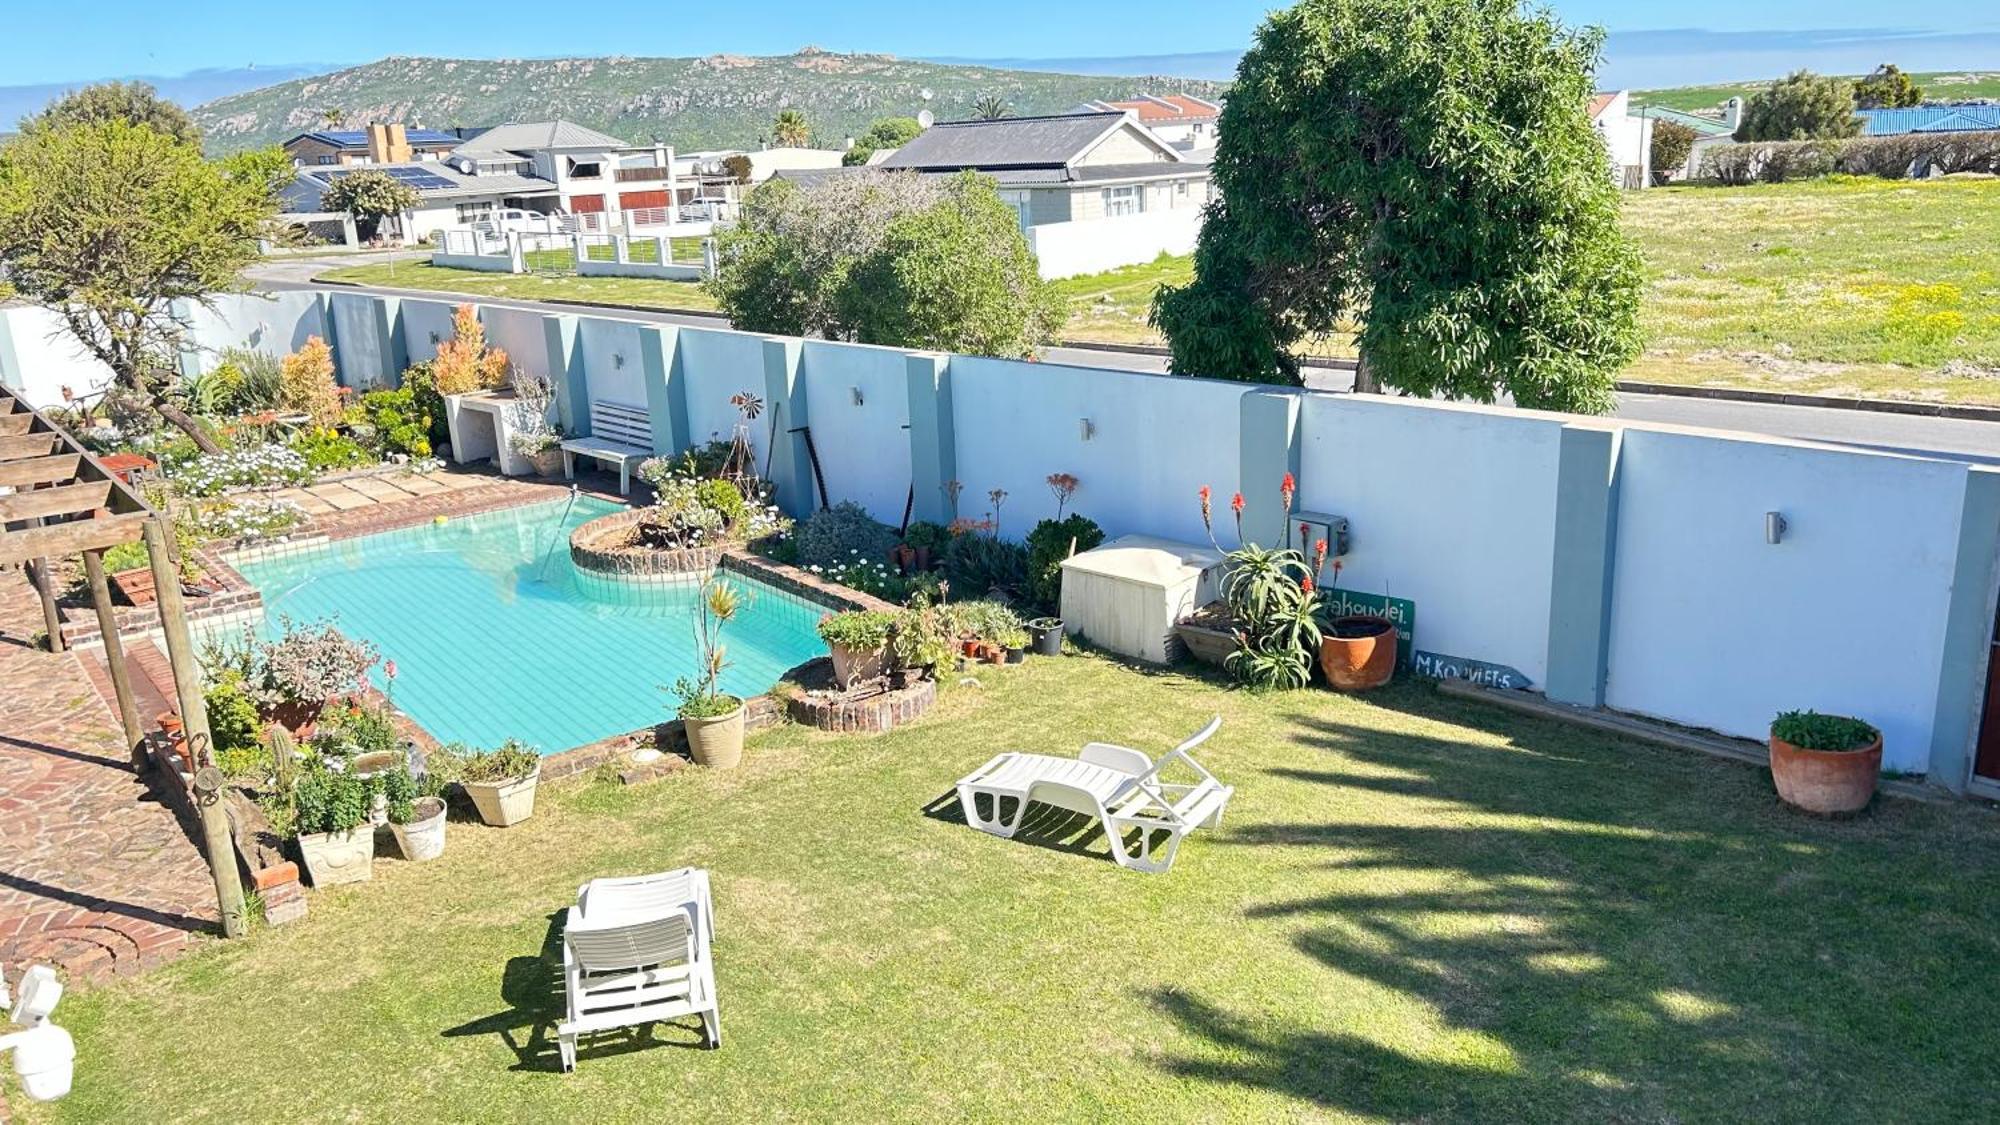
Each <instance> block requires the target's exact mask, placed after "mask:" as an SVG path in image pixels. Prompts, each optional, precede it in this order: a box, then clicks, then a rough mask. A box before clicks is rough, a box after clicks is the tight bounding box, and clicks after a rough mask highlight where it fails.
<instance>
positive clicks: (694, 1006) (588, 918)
mask: <svg viewBox="0 0 2000 1125" xmlns="http://www.w3.org/2000/svg"><path fill="white" fill-rule="evenodd" d="M714 945H715V903H714V900H713V898H712V897H711V896H710V894H709V889H708V872H706V871H703V870H701V869H700V868H697V867H685V868H682V869H680V870H679V871H669V872H665V873H664V874H660V875H642V876H638V877H636V878H629V879H593V880H591V881H590V882H588V883H586V884H584V885H583V886H582V887H580V888H578V889H577V893H576V905H575V906H573V907H571V908H570V910H569V912H568V917H567V918H566V920H565V921H564V924H563V991H564V993H565V995H566V1004H567V1011H566V1013H565V1015H566V1017H567V1018H565V1019H564V1020H563V1022H562V1023H561V1025H559V1026H558V1027H557V1028H556V1044H557V1047H558V1049H559V1050H560V1051H561V1053H562V1068H563V1070H564V1071H565V1072H568V1071H572V1070H575V1069H576V1041H577V1039H578V1037H580V1036H584V1035H590V1034H593V1033H596V1032H600V1031H610V1030H613V1029H616V1028H621V1027H637V1026H639V1025H641V1024H648V1023H653V1022H655V1021H657V1020H670V1019H678V1018H680V1017H681V1016H686V1015H697V1014H698V1015H700V1016H701V1022H702V1030H703V1032H704V1034H705V1036H706V1038H707V1046H709V1047H711V1048H714V1047H720V1046H721V1045H722V1008H721V1005H720V1003H719V1001H718V1000H717V999H716V995H715V964H714V960H713V950H714Z"/></svg>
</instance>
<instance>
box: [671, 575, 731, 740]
mask: <svg viewBox="0 0 2000 1125" xmlns="http://www.w3.org/2000/svg"><path fill="white" fill-rule="evenodd" d="M740 605H741V599H739V598H738V597H737V595H736V591H735V589H734V588H732V587H731V586H729V585H728V584H727V583H725V582H723V581H721V580H720V579H719V578H717V577H716V576H715V575H714V574H713V573H711V574H710V575H709V577H708V579H707V580H706V581H704V582H703V583H702V589H701V595H700V597H699V598H697V599H696V616H695V642H696V646H697V648H698V649H699V652H700V655H701V675H700V676H698V677H696V678H694V679H689V678H687V677H685V676H683V677H681V678H680V679H678V680H676V681H674V686H673V692H674V694H675V695H676V696H678V697H679V698H680V706H679V708H678V709H677V710H676V714H677V715H678V716H679V718H680V720H681V728H682V730H684V731H685V732H686V734H687V742H688V756H689V757H691V758H693V759H694V761H695V764H697V765H703V766H712V767H714V768H716V769H723V770H727V769H735V768H736V766H737V765H738V763H740V762H742V760H743V701H742V700H741V699H738V698H737V697H735V696H733V695H729V694H726V693H724V692H723V690H722V688H721V684H720V681H721V679H722V670H723V668H725V667H727V664H726V663H725V661H724V660H723V658H722V654H723V648H722V627H723V626H724V625H726V624H728V623H729V621H730V620H731V619H732V618H734V617H735V616H736V611H737V609H738V608H739V607H740Z"/></svg>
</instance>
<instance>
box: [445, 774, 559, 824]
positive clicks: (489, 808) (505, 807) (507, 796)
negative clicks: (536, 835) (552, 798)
mask: <svg viewBox="0 0 2000 1125" xmlns="http://www.w3.org/2000/svg"><path fill="white" fill-rule="evenodd" d="M541 779H542V767H540V766H536V767H535V772H533V773H531V774H529V775H528V776H526V777H512V778H508V779H506V780H504V781H461V782H459V783H458V784H459V788H461V789H464V790H465V795H466V796H468V797H470V798H472V807H473V808H475V809H478V810H479V819H480V820H482V821H484V822H485V823H487V824H490V825H492V826H493V827H495V828H511V827H513V826H514V825H516V824H519V823H521V822H522V821H524V820H526V819H528V818H529V817H531V816H533V815H535V785H536V783H537V782H539V781H541Z"/></svg>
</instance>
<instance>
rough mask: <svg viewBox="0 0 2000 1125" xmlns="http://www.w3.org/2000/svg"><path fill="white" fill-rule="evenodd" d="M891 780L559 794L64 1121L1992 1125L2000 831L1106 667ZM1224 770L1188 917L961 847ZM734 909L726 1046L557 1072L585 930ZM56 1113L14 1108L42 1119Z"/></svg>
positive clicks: (390, 894) (940, 714)
mask: <svg viewBox="0 0 2000 1125" xmlns="http://www.w3.org/2000/svg"><path fill="white" fill-rule="evenodd" d="M981 678H982V680H983V682H984V688H983V690H982V689H972V688H968V687H955V688H954V689H953V690H951V691H949V692H948V693H946V696H945V698H944V699H943V700H942V701H941V702H940V704H939V708H938V710H936V711H934V712H933V714H932V715H930V716H927V717H926V718H925V719H923V720H921V721H919V722H918V723H916V724H914V725H912V726H908V727H905V728H903V729H901V730H898V731H896V732H894V733H892V734H889V735H886V736H882V737H874V738H871V737H865V736H858V735H846V736H833V735H823V734H818V733H815V732H809V731H806V730H803V729H800V728H784V729H779V730H776V731H772V732H767V733H764V734H759V735H757V736H755V737H753V739H752V742H751V746H750V749H749V752H748V755H747V758H746V765H745V767H744V768H743V769H742V770H740V771H738V772H735V773H730V774H714V773H709V772H706V771H702V770H695V769H690V770H686V771H683V772H681V773H678V774H675V775H673V776H671V777H669V778H668V779H666V780H664V781H660V782H656V783H651V784H647V785H642V786H637V787H624V786H620V785H618V784H616V783H615V782H610V781H598V780H590V779H582V780H578V781H574V782H566V783H551V784H548V785H545V786H544V787H543V789H542V792H541V795H540V800H539V802H538V807H537V811H536V814H535V816H534V818H533V819H532V820H529V821H527V822H526V823H524V824H522V825H520V826H518V827H515V828H511V829H504V830H501V829H485V828H480V827H477V826H475V825H470V824H464V823H457V822H454V823H453V824H452V825H451V828H450V839H449V843H448V847H447V851H446V853H445V855H444V857H443V858H442V859H441V860H439V861H436V862H433V863H429V864H423V865H413V864H406V863H401V862H396V861H391V860H387V859H382V860H378V861H377V867H376V872H375V879H374V881H373V882H370V883H365V884H359V885H353V886H347V887H338V888H332V889H329V890H326V891H318V892H314V893H313V894H312V896H311V915H310V916H309V917H308V918H306V919H305V920H304V921H303V922H301V923H298V924H295V925H292V926H288V927H284V928H280V929H271V930H259V931H257V932H255V933H253V935H252V937H251V938H250V939H249V940H247V941H241V942H236V943H230V944H224V943H221V942H214V943H209V944H207V945H205V946H204V947H203V948H201V949H199V950H197V951H196V952H194V953H192V954H190V955H188V956H186V957H184V958H183V959H181V960H179V961H177V962H175V963H173V964H171V965H169V966H167V967H165V968H162V969H160V970H157V971H155V972H152V973H149V974H148V975H146V976H143V977H140V978H138V979H131V980H123V981H119V982H116V983H114V984H111V985H108V986H105V987H103V988H100V989H97V990H94V991H88V992H81V993H78V994H76V995H74V996H73V997H72V998H70V999H67V1000H65V1002H64V1004H63V1011H62V1013H61V1015H62V1017H63V1022H64V1023H65V1024H66V1025H67V1026H68V1027H69V1028H70V1029H71V1030H72V1031H73V1032H74V1033H75V1035H76V1038H77V1043H78V1048H79V1059H78V1067H77V1085H76V1091H75V1093H74V1094H73V1095H72V1096H71V1097H70V1098H69V1099H68V1100H66V1101H63V1102H60V1103H56V1104H54V1105H52V1106H28V1105H24V1104H23V1102H22V1100H21V1099H20V1098H19V1097H18V1092H16V1093H15V1094H14V1095H11V1097H12V1101H13V1105H14V1108H15V1112H16V1114H17V1116H19V1117H20V1118H22V1119H23V1120H26V1121H31V1122H39V1121H45V1120H63V1121H78V1122H102V1121H159V1122H165V1121H217V1122H224V1121H227V1122H239V1121H241V1122H249V1121H267V1120H268V1121H389V1120H439V1119H452V1120H466V1121H471V1120H482V1121H502V1120H506V1121H550V1120H592V1121H637V1120H640V1119H656V1118H658V1117H659V1116H660V1115H661V1114H662V1113H667V1114H670V1115H671V1116H673V1117H674V1118H676V1119H685V1120H690V1121H769V1120H790V1121H839V1120H862V1119H866V1120H871V1121H958V1120H967V1121H1098V1120H1101V1121H1113V1120H1116V1121H1135V1120H1149V1121H1151V1120H1158V1121H1194V1120H1199V1121H1217V1122H1228V1121H1295V1120H1313V1121H1321V1120H1343V1121H1344V1120H1384V1119H1387V1120H1404V1121H1409V1120H1423V1121H1437V1122H1445V1121H1467V1122H1471V1121H1592V1122H1595V1121H1749V1120H1756V1121H1775V1122H1785V1121H1797V1122H1829V1121H1886V1120H1904V1121H1922V1120H1933V1121H1936V1120H1975V1119H1981V1118H1983V1117H1985V1116H1987V1115H1988V1114H1989V1113H1990V1111H1991V1108H1992V1107H1991V1090H1992V1078H1993V1075H1994V1074H1995V1073H2000V1036H1996V1035H1995V1034H1994V1033H1993V1029H1994V1026H1995V1023H1996V1019H2000V1002H1996V1000H1995V998H1994V992H1993V989H1992V988H1991V978H1992V971H1993V966H1994V964H1995V961H1996V959H1997V958H2000V937H1996V935H2000V895H1996V894H1994V893H1993V888H1994V886H1995V882H1996V880H2000V820H1996V818H1995V817H1994V816H1993V815H1992V814H1990V813H1988V812H1986V811H1984V810H1981V809H1977V808H1974V807H1971V806H1968V805H1950V806H1937V805H1927V804H1920V803H1914V802H1908V801H1883V802H1881V803H1879V805H1878V807H1877V808H1876V809H1874V810H1873V811H1872V812H1871V813H1869V814H1867V815H1865V816H1863V817H1862V818H1860V819H1857V820H1849V821H1826V820H1820V819H1814V818H1809V817H1805V816H1800V815H1795V814H1792V813H1790V812H1788V811H1786V810H1785V809H1784V808H1783V807H1781V806H1780V805H1778V803H1777V802H1776V800H1775V798H1774V797H1773V795H1772V792H1771V785H1770V782H1769V780H1768V778H1767V777H1766V775H1765V774H1764V773H1763V772H1762V771H1759V770H1754V769H1751V768H1748V767H1745V766H1741V765H1738V764H1735V763H1725V762H1719V761H1716V760H1712V759H1708V758H1702V757H1697V756H1692V755H1684V754H1680V753H1676V752H1672V751H1666V750H1662V749H1658V748H1655V747H1650V746H1645V745H1641V744H1635V743H1628V742H1623V741H1620V740H1618V739H1616V738H1613V737H1611V736H1608V735H1602V734H1597V733H1590V732H1584V731H1580V730H1577V729H1575V728H1570V727H1566V726H1558V725H1555V724H1552V723H1549V722H1547V721H1544V720H1536V719H1530V718H1526V717H1522V716H1517V715H1513V714H1511V713H1507V712H1501V711H1496V710H1491V709H1488V708H1486V707H1484V706H1482V705H1480V704H1477V703H1472V702H1462V701H1457V700H1454V699H1451V698H1449V697H1445V696H1442V695H1439V694H1437V693H1436V692H1435V691H1434V690H1432V689H1430V688H1429V687H1427V686H1424V685H1421V684H1404V685H1399V686H1394V687H1392V688H1390V689H1388V690H1386V691H1384V692H1382V693H1378V694H1377V695H1374V696H1371V697H1369V698H1368V699H1367V700H1365V701H1364V700H1360V699H1355V698H1351V697H1337V696H1334V695H1331V694H1329V693H1326V692H1324V691H1321V690H1317V689H1314V690H1307V691H1302V692H1296V693H1285V694H1276V695H1252V694H1248V693H1245V692H1241V691H1235V690H1228V689H1225V688H1222V687H1220V686H1218V685H1216V684H1215V683H1213V682H1211V681H1208V680H1206V679H1201V678H1195V677H1191V676H1188V675H1184V674H1181V673H1178V672H1161V671H1138V670H1134V669H1130V668H1127V667H1124V666H1121V665H1117V664H1113V663H1110V662H1107V661H1103V660H1098V659H1095V658H1088V657H1077V658H1068V659H1060V660H1052V659H1043V660H1035V661H1031V662H1030V663H1029V664H1028V665H1026V666H1024V667H1021V668H1010V669H996V670H992V671H989V672H986V673H985V674H983V675H982V677H981ZM1211 714H1221V715H1222V716H1223V717H1224V723H1223V727H1222V730H1221V733H1220V734H1218V735H1217V736H1216V737H1215V738H1214V739H1212V740H1211V741H1210V742H1209V743H1207V744H1206V745H1205V746H1204V747H1203V748H1202V749H1201V750H1200V751H1198V752H1197V753H1198V756H1200V757H1201V759H1202V760H1203V762H1204V764H1206V765H1207V766H1209V767H1210V768H1211V769H1213V770H1214V771H1215V772H1216V773H1217V774H1218V775H1220V776H1221V777H1222V778H1223V780H1224V781H1226V782H1228V783H1230V784H1233V785H1235V786H1236V787H1237V794H1236V798H1235V801H1234V802H1233V803H1232V804H1231V806H1230V808H1229V810H1228V818H1227V820H1226V822H1225V823H1224V825H1223V826H1222V827H1220V828H1219V829H1216V830H1213V831H1209V832H1206V833H1201V834H1197V835H1196V836H1195V837H1194V838H1193V839H1192V840H1191V842H1190V843H1189V844H1188V845H1187V846H1186V847H1185V848H1184V849H1183V851H1182V854H1181V859H1180V862H1179V864H1178V865H1177V866H1176V867H1175V868H1174V870H1173V871H1171V872H1170V873H1168V874H1166V875H1161V876H1147V875H1141V874H1138V873H1134V872H1127V871H1123V870H1120V869H1119V868H1117V867H1115V866H1114V865H1113V864H1112V863H1111V862H1110V861H1109V859H1108V858H1106V856H1105V851H1106V848H1105V845H1104V842H1103V841H1102V839H1101V838H1094V837H1093V836H1092V835H1091V834H1087V833H1080V832H1078V831H1076V830H1075V828H1074V826H1073V823H1072V824H1071V825H1068V826H1057V827H1052V828H1050V829H1049V830H1048V831H1045V832H1037V833H1032V834H1030V835H1029V836H1027V837H1025V838H1022V839H1016V840H1013V841H1003V840H999V839H995V838H992V837H988V836H985V835H982V834H980V833H977V832H974V831H972V830H970V829H968V828H966V827H965V826H963V824H961V823H959V821H958V818H957V815H956V813H955V811H954V807H953V805H952V804H951V803H950V802H949V801H948V800H941V798H945V797H947V796H948V794H949V792H950V786H951V783H952V781H953V780H954V779H955V778H957V777H959V776H961V775H962V774H964V773H965V772H966V771H968V770H969V769H971V768H973V767H974V766H976V765H977V764H978V763H980V762H981V761H983V760H985V759H986V758H987V757H988V756H989V755H991V754H992V753H994V752H996V751H999V750H1003V749H1009V748H1017V749H1030V750H1042V751H1052V752H1063V753H1073V752H1074V751H1075V750H1076V748H1077V747H1078V746H1079V745H1080V744H1081V743H1083V742H1084V741H1085V740H1087V739H1105V740H1109V741H1115V742H1121V743H1125V744H1127V745H1131V746H1135V747H1139V748H1142V749H1145V750H1146V751H1148V752H1149V753H1157V752H1158V751H1159V750H1161V749H1163V748H1165V747H1166V746H1169V745H1171V744H1172V743H1173V742H1174V741H1176V740H1177V739H1178V738H1180V737H1182V736H1184V735H1185V734H1187V733H1188V732H1189V731H1192V730H1194V729H1196V728H1197V727H1199V726H1200V725H1201V724H1202V723H1203V722H1204V721H1206V719H1207V718H1208V717H1209V716H1210V715H1211ZM686 864H695V865H700V866H705V867H708V868H710V869H711V870H712V871H713V872H714V873H715V874H714V878H715V896H716V908H717V925H716V931H717V966H718V972H719V976H720V996H721V1000H722V1023H723V1030H724V1044H723V1047H722V1049H721V1050H720V1051H717V1052H712V1053H711V1052H702V1051H696V1050H691V1049H689V1048H690V1046H691V1045H692V1044H693V1043H694V1041H695V1038H696V1036H695V1033H694V1032H693V1031H691V1030H690V1028H689V1026H688V1025H687V1024H685V1023H683V1024H680V1025H673V1026H665V1027H661V1028H660V1029H658V1030H657V1031H656V1032H655V1034H654V1036H653V1041H652V1042H647V1041H645V1040H642V1039H637V1038H619V1037H612V1038H609V1039H606V1040H602V1041H599V1042H598V1043H597V1044H596V1045H595V1046H591V1045H588V1044H587V1045H586V1048H585V1050H584V1052H583V1057H582V1060H581V1063H580V1066H579V1068H578V1070H577V1072H576V1073H574V1074H571V1075H562V1074H560V1073H557V1060H556V1049H555V1044H554V1041H553V1036H552V1030H551V1024H552V1023H553V1021H554V1020H556V1019H557V1018H559V1013H560V1007H561V1000H560V994H561V985H560V976H559V971H558V965H559V962H560V931H559V928H558V920H559V915H560V911H561V909H562V908H563V906H564V905H565V904H567V903H569V902H571V901H573V899H574V896H575V892H576V887H577V884H578V883H579V882H581V881H583V880H585V879H587V878H590V877H593V876H597V875H607V874H626V873H635V872H643V871H655V870H661V869H666V868H672V867H677V866H681V865H686ZM11 1081H12V1076H11V1074H9V1075H7V1076H5V1077H4V1078H0V1082H9V1083H11Z"/></svg>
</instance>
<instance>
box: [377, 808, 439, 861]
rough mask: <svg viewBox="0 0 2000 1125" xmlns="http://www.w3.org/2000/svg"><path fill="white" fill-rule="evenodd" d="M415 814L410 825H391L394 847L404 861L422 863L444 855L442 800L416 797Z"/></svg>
mask: <svg viewBox="0 0 2000 1125" xmlns="http://www.w3.org/2000/svg"><path fill="white" fill-rule="evenodd" d="M416 813H417V815H416V819H414V820H412V821H410V823H408V824H392V825H390V826H389V830H390V831H391V832H394V833H395V834H396V847H397V848H398V849H399V850H401V851H402V853H403V858H404V859H407V860H411V861H413V862H416V863H423V862H424V861H426V860H432V859H436V858H437V857H439V856H441V855H443V854H444V800H443V798H440V797H418V798H417V801H416Z"/></svg>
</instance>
